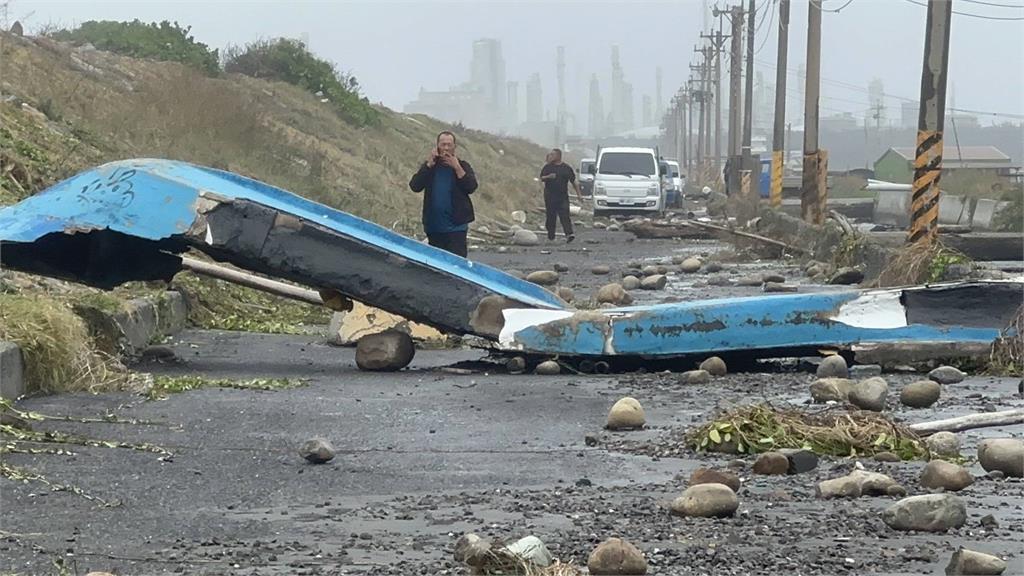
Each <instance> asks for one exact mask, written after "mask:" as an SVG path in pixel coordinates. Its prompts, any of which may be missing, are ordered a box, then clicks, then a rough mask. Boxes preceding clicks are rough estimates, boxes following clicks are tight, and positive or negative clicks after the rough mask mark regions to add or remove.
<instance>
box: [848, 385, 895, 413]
mask: <svg viewBox="0 0 1024 576" xmlns="http://www.w3.org/2000/svg"><path fill="white" fill-rule="evenodd" d="M888 395H889V384H888V382H886V381H885V379H884V378H880V377H875V378H868V379H867V380H864V381H863V382H858V383H856V384H854V385H853V387H852V388H851V389H850V395H849V399H850V403H851V404H853V405H854V406H856V407H858V408H860V409H862V410H870V411H872V412H882V411H883V410H885V399H886V397H887V396H888Z"/></svg>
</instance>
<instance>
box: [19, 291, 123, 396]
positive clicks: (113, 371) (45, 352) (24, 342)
mask: <svg viewBox="0 0 1024 576" xmlns="http://www.w3.org/2000/svg"><path fill="white" fill-rule="evenodd" d="M0 340H6V341H9V342H14V343H15V344H17V345H18V346H19V347H20V348H21V351H22V354H23V355H24V359H25V371H26V373H25V379H26V387H27V389H28V391H30V392H35V391H41V392H75V391H82V390H97V389H110V388H116V387H118V386H120V385H122V384H124V383H126V382H127V381H128V375H127V372H126V370H125V369H124V367H123V366H122V365H121V364H120V363H119V362H118V361H117V360H116V359H114V358H111V357H109V356H107V355H104V354H102V353H100V352H98V351H97V350H95V349H94V348H93V346H92V342H91V340H90V338H89V333H88V330H87V329H86V326H85V323H84V322H83V321H82V319H81V318H79V317H78V316H77V315H75V313H74V312H73V311H72V310H71V307H70V306H69V305H67V304H65V303H63V302H60V301H57V300H53V299H51V298H48V297H46V296H42V295H20V294H0Z"/></svg>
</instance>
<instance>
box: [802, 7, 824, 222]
mask: <svg viewBox="0 0 1024 576" xmlns="http://www.w3.org/2000/svg"><path fill="white" fill-rule="evenodd" d="M819 2H820V0H809V6H808V14H807V83H806V84H805V89H804V170H803V181H802V184H803V190H802V192H801V195H800V214H801V216H802V217H803V219H804V220H805V221H807V222H813V223H816V224H820V223H822V222H824V221H825V214H824V202H822V200H823V199H824V198H825V194H826V191H825V190H819V189H818V183H819V178H818V172H819V170H821V167H820V166H818V163H819V162H820V160H821V155H820V154H819V151H818V89H819V84H820V79H821V4H820V3H819Z"/></svg>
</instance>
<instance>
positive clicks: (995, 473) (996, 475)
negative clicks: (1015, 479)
mask: <svg viewBox="0 0 1024 576" xmlns="http://www.w3.org/2000/svg"><path fill="white" fill-rule="evenodd" d="M985 476H986V477H988V479H989V480H994V481H996V482H999V481H1000V480H1006V474H1004V473H1003V471H1002V470H992V471H991V472H989V473H988V474H985Z"/></svg>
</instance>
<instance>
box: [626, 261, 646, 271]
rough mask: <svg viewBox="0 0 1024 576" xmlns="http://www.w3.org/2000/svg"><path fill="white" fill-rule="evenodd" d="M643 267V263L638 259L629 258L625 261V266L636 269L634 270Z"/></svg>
mask: <svg viewBox="0 0 1024 576" xmlns="http://www.w3.org/2000/svg"><path fill="white" fill-rule="evenodd" d="M643 267H644V263H643V262H641V261H639V260H630V261H629V262H626V268H633V269H636V270H640V269H641V268H643Z"/></svg>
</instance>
